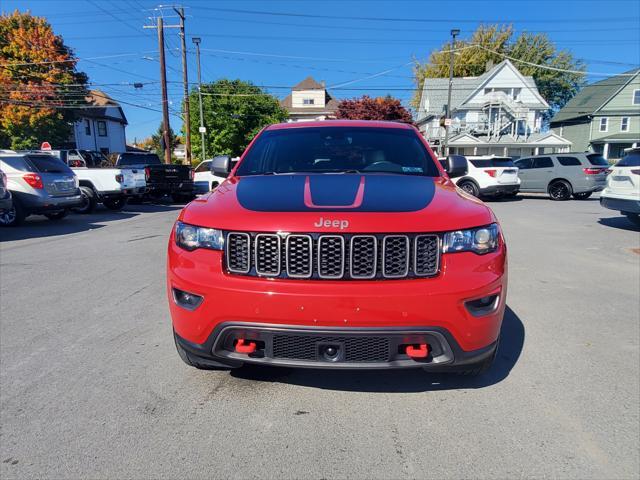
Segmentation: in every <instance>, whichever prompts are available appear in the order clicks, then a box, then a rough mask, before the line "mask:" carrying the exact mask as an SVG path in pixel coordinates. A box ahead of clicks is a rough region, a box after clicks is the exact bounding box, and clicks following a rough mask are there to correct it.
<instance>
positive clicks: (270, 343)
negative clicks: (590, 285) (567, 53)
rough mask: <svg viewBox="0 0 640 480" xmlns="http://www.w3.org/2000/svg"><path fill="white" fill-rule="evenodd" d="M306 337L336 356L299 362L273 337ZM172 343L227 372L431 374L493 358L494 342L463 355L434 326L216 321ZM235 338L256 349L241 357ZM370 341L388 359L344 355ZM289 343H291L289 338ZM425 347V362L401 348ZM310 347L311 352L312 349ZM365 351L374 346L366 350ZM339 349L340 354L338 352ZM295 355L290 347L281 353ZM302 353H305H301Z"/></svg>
mask: <svg viewBox="0 0 640 480" xmlns="http://www.w3.org/2000/svg"><path fill="white" fill-rule="evenodd" d="M283 336H284V337H287V338H296V339H300V338H305V337H306V338H307V339H310V342H311V343H312V344H313V345H319V346H320V348H321V347H322V346H323V345H331V346H336V347H338V350H339V353H338V357H337V359H336V360H335V361H330V360H327V359H325V358H322V356H321V355H320V353H319V352H320V350H318V354H317V356H315V357H314V356H313V354H310V355H300V356H301V357H305V358H291V356H292V355H291V353H283V352H285V350H283V349H282V348H278V347H277V346H276V348H275V350H274V339H276V340H275V341H276V342H278V340H277V339H278V338H282V337H283ZM175 337H176V342H177V343H178V344H179V345H180V346H181V347H182V348H183V349H184V350H186V351H187V352H189V354H190V355H193V356H195V357H197V358H198V359H201V360H202V361H203V362H215V363H217V364H221V365H224V366H228V367H230V368H234V367H239V366H242V365H243V364H244V363H253V364H263V365H275V366H287V367H304V368H328V369H390V368H425V369H429V370H431V369H433V370H434V371H435V370H456V369H459V368H461V367H464V366H467V365H472V364H476V363H479V362H481V361H482V360H484V359H486V358H488V357H490V356H491V355H493V353H494V351H495V349H496V347H497V342H494V343H492V344H490V345H487V346H486V347H484V348H481V349H478V350H474V351H464V350H462V348H460V346H459V345H458V343H457V342H456V340H455V339H454V338H453V336H452V335H451V333H449V332H448V331H447V330H445V329H443V328H439V327H425V328H319V327H299V326H282V325H269V324H258V323H236V322H229V323H222V324H220V325H218V326H217V327H216V328H215V329H214V331H213V332H212V333H211V335H210V336H209V338H208V339H207V341H206V342H205V343H203V344H197V343H193V342H189V341H188V340H185V339H183V338H181V337H180V336H179V335H177V334H176V335H175ZM237 338H244V339H247V340H249V341H254V342H256V344H257V345H258V346H259V348H258V349H257V351H256V353H254V354H250V355H247V354H241V353H237V352H235V351H234V348H233V344H234V340H236V339H237ZM373 339H383V340H384V342H385V344H386V345H388V355H386V356H380V357H379V358H370V357H371V356H372V354H371V352H366V351H365V352H361V359H355V360H354V358H355V357H357V355H353V354H351V355H349V352H345V351H344V350H345V349H349V348H352V349H358V348H359V349H361V350H362V349H363V348H368V347H367V346H366V345H367V342H368V343H369V344H371V341H373ZM359 340H360V341H359ZM285 341H286V340H285ZM292 341H294V340H292ZM419 343H427V344H428V345H429V350H430V353H429V356H428V357H427V358H425V359H412V358H410V357H409V356H407V355H406V353H404V351H403V346H405V345H407V344H419ZM312 348H317V347H315V346H313V347H312ZM370 348H372V349H373V348H375V346H372V347H370ZM340 349H342V350H343V351H342V353H340ZM291 351H295V348H294V349H293V350H292V349H288V350H286V352H291ZM307 351H308V350H307Z"/></svg>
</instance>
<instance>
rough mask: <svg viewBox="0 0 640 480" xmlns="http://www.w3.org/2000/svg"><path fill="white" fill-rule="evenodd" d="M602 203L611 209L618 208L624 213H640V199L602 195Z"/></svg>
mask: <svg viewBox="0 0 640 480" xmlns="http://www.w3.org/2000/svg"><path fill="white" fill-rule="evenodd" d="M600 205H602V206H603V207H604V208H608V209H610V210H617V211H619V212H623V213H638V214H640V200H633V199H627V198H614V197H608V196H604V195H600Z"/></svg>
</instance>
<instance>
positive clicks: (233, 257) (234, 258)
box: [227, 232, 251, 273]
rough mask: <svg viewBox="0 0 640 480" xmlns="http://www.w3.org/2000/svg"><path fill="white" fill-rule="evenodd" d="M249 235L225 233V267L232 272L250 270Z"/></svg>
mask: <svg viewBox="0 0 640 480" xmlns="http://www.w3.org/2000/svg"><path fill="white" fill-rule="evenodd" d="M250 244H251V237H250V236H249V234H248V233H239V232H231V233H229V235H227V268H228V269H229V271H230V272H233V273H249V270H251V245H250Z"/></svg>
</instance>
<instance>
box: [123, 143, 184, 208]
mask: <svg viewBox="0 0 640 480" xmlns="http://www.w3.org/2000/svg"><path fill="white" fill-rule="evenodd" d="M116 166H117V167H136V168H142V169H144V172H145V180H146V182H147V194H148V195H149V196H150V197H161V196H163V195H171V196H172V198H173V199H174V200H175V201H177V202H180V201H189V200H191V199H193V197H194V184H193V177H194V173H193V169H192V168H191V167H190V166H188V165H173V164H166V163H162V162H161V161H160V158H159V157H158V155H156V154H155V153H137V152H136V153H134V152H126V153H120V154H118V156H117V158H116Z"/></svg>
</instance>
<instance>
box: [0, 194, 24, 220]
mask: <svg viewBox="0 0 640 480" xmlns="http://www.w3.org/2000/svg"><path fill="white" fill-rule="evenodd" d="M25 218H27V214H26V212H25V211H24V209H23V208H22V205H20V202H19V201H18V200H17V199H16V198H15V197H14V198H13V205H12V206H11V208H10V209H9V210H7V211H5V212H3V213H1V214H0V227H17V226H18V225H20V224H21V223H22V222H24V219H25Z"/></svg>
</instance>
